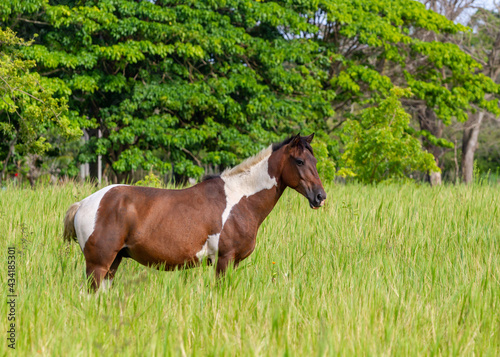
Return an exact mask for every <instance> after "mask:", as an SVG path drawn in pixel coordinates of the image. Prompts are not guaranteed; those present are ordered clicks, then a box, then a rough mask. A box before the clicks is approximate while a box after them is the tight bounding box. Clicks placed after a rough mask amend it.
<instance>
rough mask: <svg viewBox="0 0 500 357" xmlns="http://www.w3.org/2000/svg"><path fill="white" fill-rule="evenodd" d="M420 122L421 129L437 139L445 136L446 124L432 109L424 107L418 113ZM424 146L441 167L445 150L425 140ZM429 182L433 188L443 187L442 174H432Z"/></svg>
mask: <svg viewBox="0 0 500 357" xmlns="http://www.w3.org/2000/svg"><path fill="white" fill-rule="evenodd" d="M418 120H419V124H420V129H422V130H427V131H428V132H430V133H431V134H432V135H434V136H435V137H436V138H440V137H441V136H442V135H443V130H444V124H443V122H442V121H441V120H440V119H438V118H437V116H436V113H434V111H433V110H432V109H430V108H428V107H427V106H423V107H422V108H421V109H420V110H419V112H418ZM423 146H424V148H425V149H426V150H427V151H428V152H430V153H431V154H432V155H433V156H434V159H435V160H436V165H437V166H438V167H439V159H440V158H441V156H443V154H444V150H443V148H441V147H439V146H436V145H434V144H432V143H431V142H430V141H428V140H427V139H425V138H424V141H423ZM441 169H442V168H441ZM429 181H430V183H431V186H439V185H441V172H430V173H429Z"/></svg>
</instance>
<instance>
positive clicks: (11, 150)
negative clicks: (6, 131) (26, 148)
mask: <svg viewBox="0 0 500 357" xmlns="http://www.w3.org/2000/svg"><path fill="white" fill-rule="evenodd" d="M15 145H16V139H15V138H14V139H12V140H11V141H10V142H9V152H8V153H7V157H6V158H5V161H4V162H3V168H2V173H0V185H1V184H2V182H3V179H4V177H5V173H6V172H7V164H8V163H9V160H10V157H11V156H12V154H13V153H14V148H15Z"/></svg>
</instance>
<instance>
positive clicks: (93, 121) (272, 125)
mask: <svg viewBox="0 0 500 357" xmlns="http://www.w3.org/2000/svg"><path fill="white" fill-rule="evenodd" d="M65 4H66V5H50V4H49V3H45V2H40V3H39V9H38V11H37V12H35V13H34V14H33V15H30V16H31V17H30V20H29V21H31V22H29V23H28V24H29V26H25V27H24V31H25V32H26V34H27V35H29V34H31V33H33V32H36V33H39V37H38V38H37V40H36V44H35V45H34V46H32V47H30V48H27V49H26V50H25V51H24V53H25V55H26V56H27V57H29V58H32V59H35V60H36V61H37V63H38V70H39V71H40V72H47V73H50V75H49V76H50V77H51V78H57V79H59V80H62V81H63V82H64V83H65V84H66V85H67V88H68V90H69V91H71V93H72V96H71V99H70V102H69V105H70V107H71V108H72V109H73V110H75V111H77V112H78V113H80V114H81V115H82V116H85V117H86V118H87V120H86V121H82V122H81V124H82V125H83V126H84V127H87V128H91V129H97V128H99V129H101V131H102V133H103V136H102V138H100V139H97V138H95V139H92V140H91V141H90V142H89V143H88V147H87V148H85V149H84V150H83V151H82V155H80V160H82V161H95V156H96V155H99V154H100V155H103V157H104V158H105V160H107V162H108V163H109V164H110V165H112V168H113V169H114V170H115V172H116V173H117V175H120V174H121V173H127V172H129V171H130V170H135V169H137V168H142V169H145V170H150V169H154V170H156V171H158V172H160V173H166V172H169V171H173V172H174V174H175V175H178V176H184V177H186V176H191V177H200V176H201V175H202V174H203V168H202V166H203V165H218V166H219V167H220V168H224V167H226V166H232V165H234V164H236V163H237V162H238V161H239V160H241V159H243V158H246V157H248V156H250V155H251V154H254V153H256V152H257V151H259V150H260V149H261V148H263V147H264V146H265V145H268V144H269V143H270V142H273V141H277V140H279V139H281V138H282V137H284V136H286V135H289V134H290V133H292V132H296V131H298V130H300V129H304V128H307V127H311V128H312V129H318V128H321V127H322V126H321V125H320V124H318V123H321V121H320V118H323V117H325V116H327V115H331V114H332V113H333V111H332V110H331V107H330V104H329V103H328V101H327V100H326V99H325V94H324V93H323V92H322V90H321V89H322V88H321V83H320V81H319V79H317V78H316V73H315V67H314V59H315V57H316V54H315V53H316V52H317V50H318V46H317V44H315V43H314V42H312V41H308V40H306V39H296V40H287V39H285V38H284V37H283V36H282V35H281V34H280V32H279V31H278V30H277V29H279V28H284V27H286V28H287V31H288V32H290V33H295V34H299V33H301V32H303V31H308V30H312V29H313V27H312V26H310V25H308V24H307V22H306V21H305V19H304V18H302V17H301V16H300V14H299V13H298V12H295V11H293V10H292V9H289V8H287V7H286V6H283V5H279V4H277V3H259V2H254V1H231V2H228V3H218V2H203V1H193V2H190V4H189V5H186V4H185V3H184V2H181V1H157V2H155V3H154V4H153V3H152V2H148V1H142V2H134V1H127V0H114V1H111V0H98V1H87V2H84V3H80V2H75V1H69V2H66V3H65ZM19 7H20V5H19V4H18V1H13V4H12V9H14V10H15V9H18V8H19ZM14 10H12V11H13V12H12V13H9V12H5V13H4V14H3V16H4V18H7V20H5V21H6V23H9V21H10V20H9V19H12V21H17V20H14V18H15V17H14V16H13V14H14ZM33 21H37V23H39V24H40V25H37V24H34V23H33Z"/></svg>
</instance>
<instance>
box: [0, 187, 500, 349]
mask: <svg viewBox="0 0 500 357" xmlns="http://www.w3.org/2000/svg"><path fill="white" fill-rule="evenodd" d="M325 188H326V191H327V193H328V195H329V198H328V200H327V204H326V206H325V207H324V208H323V209H320V210H312V209H310V208H309V205H308V202H307V200H306V199H305V198H304V197H302V196H300V195H299V194H298V193H296V192H294V191H292V190H290V189H289V190H287V191H286V192H285V194H284V196H283V197H282V199H281V200H280V202H278V205H277V206H276V208H275V209H274V210H273V211H272V212H271V215H270V216H269V217H268V218H267V219H266V221H265V222H264V223H263V225H262V227H261V228H260V230H259V234H258V237H257V246H256V249H255V251H254V253H253V254H252V255H251V256H250V257H249V258H248V259H246V260H245V261H243V262H242V263H241V265H240V266H239V267H238V268H237V269H229V271H228V274H227V275H226V277H225V278H224V279H222V280H220V281H217V280H216V279H215V273H214V269H213V267H207V266H203V267H200V268H196V269H190V270H178V271H174V272H160V271H156V270H153V269H149V268H146V267H144V266H140V265H139V264H137V263H136V262H134V261H132V260H130V259H127V260H125V262H123V263H122V265H121V266H120V269H119V270H118V273H117V276H116V279H115V281H114V285H113V287H112V289H111V290H110V291H109V292H107V293H100V294H97V295H89V294H87V293H86V292H85V291H84V289H83V285H84V281H85V274H84V270H85V269H84V259H83V255H82V254H81V251H80V248H79V246H78V245H77V244H76V243H74V242H73V243H72V244H70V245H68V244H66V243H65V242H64V241H63V239H62V220H63V217H64V214H65V212H66V209H67V208H68V207H69V205H70V204H72V203H73V202H75V201H78V200H81V199H83V198H84V197H86V196H87V195H89V194H90V193H92V192H94V191H95V190H97V188H95V187H93V186H91V185H81V184H66V185H63V186H49V185H46V186H40V187H38V188H37V189H36V190H32V189H30V188H16V187H12V186H9V187H7V188H6V189H4V190H1V191H0V232H1V239H0V259H1V260H0V261H1V262H2V264H1V266H2V267H3V269H2V271H1V272H0V275H1V282H2V284H1V286H2V289H3V290H2V292H3V296H4V301H3V302H2V304H0V306H1V308H0V310H1V313H0V314H1V319H2V322H3V323H2V326H4V327H3V328H2V332H1V333H2V334H3V336H2V338H1V341H2V342H1V343H0V355H2V356H3V355H14V354H15V355H20V356H36V355H41V356H95V355H99V356H115V355H120V356H152V355H158V356H164V355H167V356H168V355H174V356H177V355H182V356H205V355H208V356H235V355H238V356H281V355H291V356H330V355H356V356H363V355H366V356H371V355H410V356H413V355H415V356H416V355H481V356H499V355H500V219H499V218H500V187H499V186H494V185H478V184H476V185H472V186H469V187H465V186H447V185H445V186H442V187H438V188H431V187H428V186H426V185H422V186H419V185H414V184H412V185H402V186H399V185H387V186H384V185H382V186H378V187H374V186H361V185H330V186H327V187H325ZM11 246H15V247H16V286H15V293H16V294H17V297H16V306H15V309H16V321H15V323H16V350H15V351H12V350H10V348H8V341H7V332H6V331H7V330H6V329H7V326H8V321H7V316H8V313H9V306H8V305H7V304H6V302H5V300H6V299H7V295H8V287H7V273H8V269H7V250H8V247H11Z"/></svg>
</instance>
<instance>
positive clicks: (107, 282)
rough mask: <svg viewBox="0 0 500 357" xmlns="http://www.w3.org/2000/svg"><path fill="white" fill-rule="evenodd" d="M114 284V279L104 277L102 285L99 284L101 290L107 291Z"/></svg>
mask: <svg viewBox="0 0 500 357" xmlns="http://www.w3.org/2000/svg"><path fill="white" fill-rule="evenodd" d="M112 284H113V279H103V280H102V281H101V286H99V292H103V293H106V292H108V291H109V290H110V289H111V285H112Z"/></svg>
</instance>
